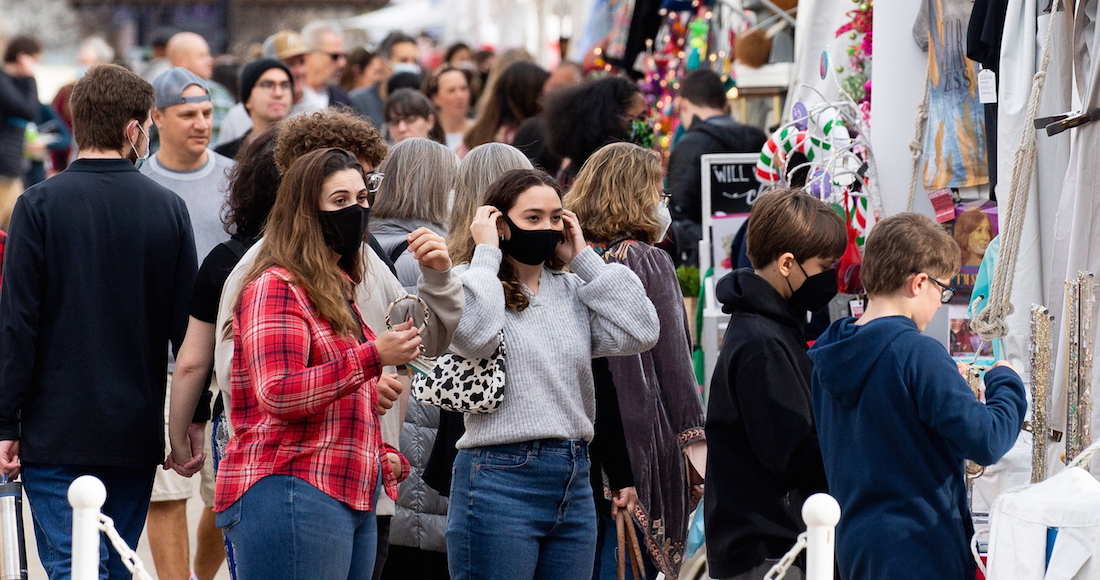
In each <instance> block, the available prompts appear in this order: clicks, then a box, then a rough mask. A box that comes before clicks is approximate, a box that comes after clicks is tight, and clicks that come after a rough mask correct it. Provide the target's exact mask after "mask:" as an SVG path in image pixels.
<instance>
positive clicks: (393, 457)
mask: <svg viewBox="0 0 1100 580" xmlns="http://www.w3.org/2000/svg"><path fill="white" fill-rule="evenodd" d="M386 459H388V460H389V462H390V468H391V469H393V476H394V477H395V478H397V479H398V480H400V479H401V476H402V475H404V473H402V472H401V458H400V457H398V456H397V454H396V453H394V452H392V451H390V452H389V453H386Z"/></svg>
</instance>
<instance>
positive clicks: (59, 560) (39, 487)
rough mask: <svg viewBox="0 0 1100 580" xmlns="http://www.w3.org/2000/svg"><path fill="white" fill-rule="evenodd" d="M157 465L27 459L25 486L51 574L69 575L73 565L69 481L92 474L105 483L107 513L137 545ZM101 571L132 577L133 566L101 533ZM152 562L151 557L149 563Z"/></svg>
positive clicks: (114, 579)
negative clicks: (99, 464)
mask: <svg viewBox="0 0 1100 580" xmlns="http://www.w3.org/2000/svg"><path fill="white" fill-rule="evenodd" d="M156 469H157V468H156V467H153V466H149V467H94V466H77V465H48V464H39V463H24V464H23V490H24V491H25V492H26V494H27V501H28V502H29V503H30V506H31V518H32V519H33V520H34V536H35V539H36V541H37V543H38V558H39V559H40V560H42V567H43V568H45V569H46V574H47V575H48V576H49V577H50V579H51V580H59V579H62V578H69V577H70V576H71V575H72V568H73V508H72V506H70V505H69V484H71V483H72V482H73V480H75V479H76V478H78V477H80V476H81V475H94V476H96V477H98V478H99V480H100V481H102V482H103V485H104V487H106V488H107V501H106V502H105V503H104V504H103V509H102V511H103V513H104V514H105V515H107V516H108V517H110V518H111V519H113V520H114V521H115V529H116V530H118V534H119V535H120V536H122V539H123V540H125V541H126V544H127V545H129V546H130V547H131V548H137V543H138V539H139V538H140V537H141V530H142V528H144V527H145V516H146V515H147V514H148V513H149V495H150V494H151V493H152V491H153V474H154V473H155V472H156ZM100 540H101V541H100V544H99V562H100V563H99V577H100V578H101V579H110V580H123V579H126V580H129V579H130V576H131V574H130V572H129V571H128V570H126V565H125V564H123V563H122V558H120V557H119V555H118V552H117V551H115V549H114V547H113V546H112V547H110V548H108V547H107V544H108V540H107V537H106V536H103V535H100ZM151 564H152V563H151V562H150V565H151Z"/></svg>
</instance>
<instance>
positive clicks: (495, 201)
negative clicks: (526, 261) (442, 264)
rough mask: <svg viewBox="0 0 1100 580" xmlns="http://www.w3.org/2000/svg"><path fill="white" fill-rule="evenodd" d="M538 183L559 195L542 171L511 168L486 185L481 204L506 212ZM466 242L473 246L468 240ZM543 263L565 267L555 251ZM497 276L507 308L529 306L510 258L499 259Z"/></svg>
mask: <svg viewBox="0 0 1100 580" xmlns="http://www.w3.org/2000/svg"><path fill="white" fill-rule="evenodd" d="M540 185H544V186H546V187H549V188H551V189H553V190H554V192H555V193H557V194H558V198H559V199H560V198H561V196H562V192H561V186H559V185H558V182H557V181H554V178H553V177H550V176H549V175H547V173H546V172H545V171H542V170H539V169H513V170H511V171H508V172H506V173H504V174H503V175H501V176H500V178H499V179H497V180H496V181H495V182H493V184H492V185H490V186H489V190H488V191H487V192H485V205H491V206H493V207H495V208H497V209H498V210H500V212H501V213H504V214H507V213H508V212H509V211H510V210H511V209H512V208H513V207H515V205H516V200H517V199H519V196H520V195H522V194H523V193H524V192H526V191H527V190H528V189H531V188H532V187H538V186H540ZM464 236H465V237H469V238H472V237H473V236H472V235H471V234H470V231H469V229H467V230H466V232H465V234H464ZM470 246H471V247H472V246H473V244H472V242H471V243H470ZM470 259H471V258H470V257H466V256H463V257H461V258H459V257H455V263H456V264H465V263H468V262H469V261H470ZM546 267H548V268H552V269H555V270H562V269H564V268H565V264H564V263H563V262H562V261H561V260H560V259H559V258H558V257H557V255H555V256H553V257H551V258H550V259H549V260H547V261H546ZM497 277H498V278H500V284H501V285H502V286H503V287H504V303H505V305H506V306H507V307H508V308H511V309H513V310H515V311H517V312H522V311H523V310H524V309H526V308H527V307H528V306H530V304H531V300H530V298H529V297H528V296H527V293H526V292H525V291H524V290H523V284H522V283H521V282H520V281H519V276H517V275H516V268H515V266H514V265H513V263H512V261H511V260H509V259H507V258H505V259H504V260H501V262H500V270H498V271H497Z"/></svg>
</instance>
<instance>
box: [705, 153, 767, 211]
mask: <svg viewBox="0 0 1100 580" xmlns="http://www.w3.org/2000/svg"><path fill="white" fill-rule="evenodd" d="M758 159H760V154H759V153H714V154H711V155H704V156H703V157H702V172H703V175H702V177H703V182H702V183H703V191H702V194H703V200H702V201H703V219H704V220H705V219H706V218H707V217H712V216H715V215H737V214H747V213H749V211H751V210H752V204H753V203H755V202H756V196H757V195H758V194H759V193H760V190H761V187H760V183H759V182H757V181H756V175H755V173H754V171H755V169H756V162H757V160H758ZM704 225H706V224H704Z"/></svg>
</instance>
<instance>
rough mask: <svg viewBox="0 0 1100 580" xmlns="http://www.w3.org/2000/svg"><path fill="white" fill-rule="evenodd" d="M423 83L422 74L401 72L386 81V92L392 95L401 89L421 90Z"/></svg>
mask: <svg viewBox="0 0 1100 580" xmlns="http://www.w3.org/2000/svg"><path fill="white" fill-rule="evenodd" d="M421 84H423V81H422V80H421V79H420V75H418V74H416V73H411V72H399V73H397V74H395V75H393V76H391V77H390V78H389V80H387V81H386V94H387V95H392V94H393V93H395V92H397V91H400V90H401V89H412V90H414V91H419V90H420V85H421Z"/></svg>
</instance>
